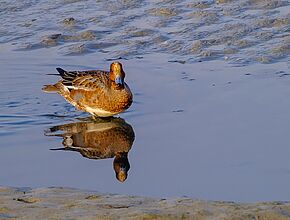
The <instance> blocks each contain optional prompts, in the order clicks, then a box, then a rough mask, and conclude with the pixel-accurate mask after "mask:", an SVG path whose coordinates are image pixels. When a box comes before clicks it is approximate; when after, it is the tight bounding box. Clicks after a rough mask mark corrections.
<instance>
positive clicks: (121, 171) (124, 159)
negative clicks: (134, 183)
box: [113, 153, 130, 182]
mask: <svg viewBox="0 0 290 220" xmlns="http://www.w3.org/2000/svg"><path fill="white" fill-rule="evenodd" d="M113 167H114V170H115V173H116V178H117V180H119V181H120V182H124V181H125V180H126V179H127V173H128V171H129V169H130V163H129V160H128V153H118V154H116V156H115V159H114V162H113Z"/></svg>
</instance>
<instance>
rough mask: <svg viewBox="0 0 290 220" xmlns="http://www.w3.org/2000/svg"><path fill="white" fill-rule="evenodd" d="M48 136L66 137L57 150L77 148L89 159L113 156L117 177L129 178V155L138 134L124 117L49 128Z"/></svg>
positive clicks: (121, 178)
mask: <svg viewBox="0 0 290 220" xmlns="http://www.w3.org/2000/svg"><path fill="white" fill-rule="evenodd" d="M56 132H61V134H59V133H58V134H56ZM46 135H50V136H61V137H62V138H63V141H62V144H63V146H64V148H59V149H54V150H67V151H77V152H79V153H80V154H81V155H82V156H84V157H86V158H89V159H106V158H114V163H113V167H114V170H115V172H116V178H117V179H118V180H119V181H121V182H124V181H125V180H126V178H127V172H128V170H129V169H130V164H129V161H128V157H127V156H128V152H129V151H130V149H131V147H132V145H133V142H134V139H135V134H134V131H133V128H132V126H131V125H129V124H128V123H126V122H125V120H123V119H121V118H109V119H99V120H98V121H96V120H94V121H92V120H86V121H81V122H76V123H70V124H64V125H59V126H54V127H52V128H50V129H49V131H48V132H47V133H46Z"/></svg>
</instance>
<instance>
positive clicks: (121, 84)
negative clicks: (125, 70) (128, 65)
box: [115, 76, 123, 86]
mask: <svg viewBox="0 0 290 220" xmlns="http://www.w3.org/2000/svg"><path fill="white" fill-rule="evenodd" d="M115 83H116V84H117V85H118V86H123V80H122V78H121V77H120V76H117V77H116V78H115Z"/></svg>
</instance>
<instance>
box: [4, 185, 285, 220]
mask: <svg viewBox="0 0 290 220" xmlns="http://www.w3.org/2000/svg"><path fill="white" fill-rule="evenodd" d="M289 217H290V203H289V202H278V201H275V202H274V201H273V202H258V203H235V202H223V201H204V200H193V199H190V198H166V199H156V198H148V197H140V196H126V195H117V194H103V193H99V192H94V191H86V190H78V189H72V188H62V187H48V188H36V189H30V188H14V187H0V219H76V218H77V219H213V218H214V219H245V220H246V219H263V220H264V219H265V220H266V219H269V220H270V219H271V220H284V219H285V220H286V219H289Z"/></svg>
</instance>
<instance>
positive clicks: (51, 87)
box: [42, 85, 59, 93]
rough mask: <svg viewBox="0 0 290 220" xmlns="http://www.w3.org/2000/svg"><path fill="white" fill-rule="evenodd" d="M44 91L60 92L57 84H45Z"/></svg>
mask: <svg viewBox="0 0 290 220" xmlns="http://www.w3.org/2000/svg"><path fill="white" fill-rule="evenodd" d="M42 91H43V92H47V93H57V92H59V88H58V87H57V86H56V85H44V86H43V87H42Z"/></svg>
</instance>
